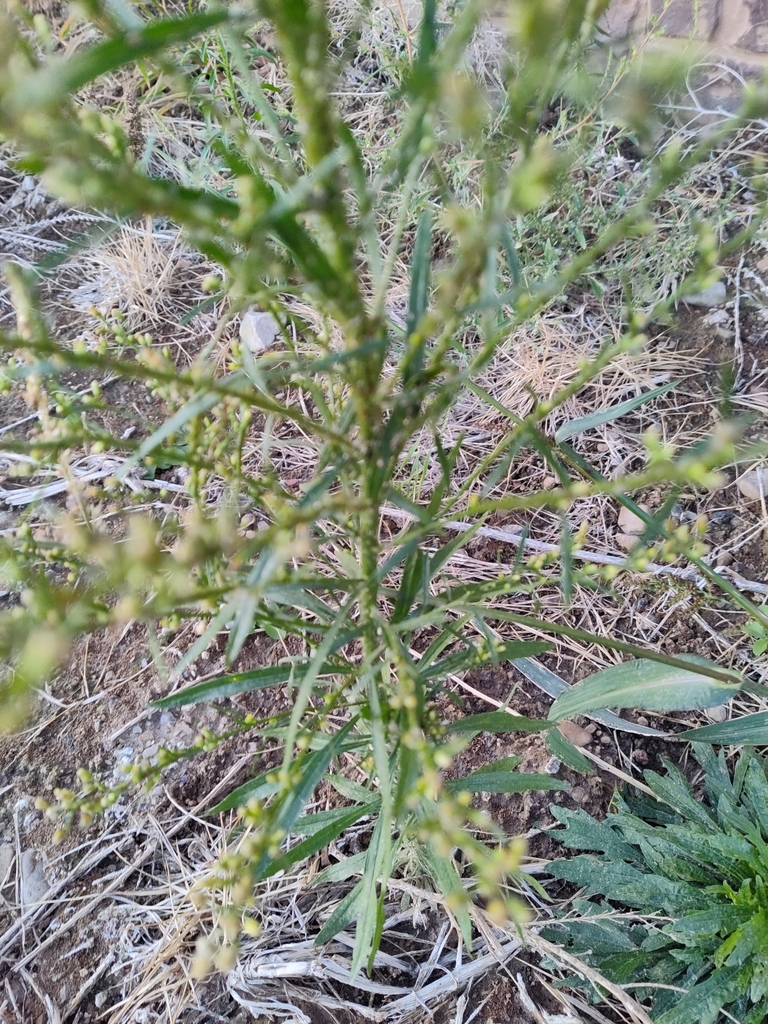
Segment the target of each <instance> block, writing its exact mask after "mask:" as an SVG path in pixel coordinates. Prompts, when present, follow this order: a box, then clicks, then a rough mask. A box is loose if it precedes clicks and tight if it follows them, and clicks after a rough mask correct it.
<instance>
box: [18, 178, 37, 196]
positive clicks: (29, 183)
mask: <svg viewBox="0 0 768 1024" xmlns="http://www.w3.org/2000/svg"><path fill="white" fill-rule="evenodd" d="M35 185H36V182H35V179H34V178H33V177H32V175H31V174H25V175H24V177H23V178H22V179H21V187H22V189H23V190H24V191H25V192H32V190H33V189H34V187H35Z"/></svg>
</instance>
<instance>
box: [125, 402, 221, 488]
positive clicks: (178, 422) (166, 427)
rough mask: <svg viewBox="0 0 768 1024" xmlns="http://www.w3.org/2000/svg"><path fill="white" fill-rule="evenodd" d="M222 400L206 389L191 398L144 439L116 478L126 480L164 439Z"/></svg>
mask: <svg viewBox="0 0 768 1024" xmlns="http://www.w3.org/2000/svg"><path fill="white" fill-rule="evenodd" d="M220 401H221V395H218V394H216V393H214V392H212V391H206V392H204V393H203V394H200V395H197V396H196V397H195V398H192V399H190V401H188V402H187V403H186V404H185V405H183V406H182V407H181V408H180V409H178V410H177V411H176V412H175V413H174V414H173V416H171V418H170V419H168V420H166V421H165V423H163V424H162V425H161V426H159V427H158V428H157V430H155V431H154V433H152V434H150V436H149V437H147V438H146V439H145V440H144V441H142V443H141V444H140V445H139V447H138V448H137V449H136V451H135V452H134V453H133V455H131V456H130V458H128V459H126V461H125V462H124V463H123V464H122V466H121V467H120V468H119V469H118V470H117V472H116V473H115V479H116V480H124V479H125V477H126V476H127V475H128V473H129V472H130V471H131V470H132V469H133V467H134V466H136V465H138V463H139V462H141V460H142V459H143V458H144V456H145V455H149V454H150V453H151V452H153V451H154V450H155V449H156V448H158V447H159V446H160V445H161V444H162V443H163V441H165V439H166V438H168V437H170V436H171V434H175V433H176V432H177V431H179V430H180V429H181V428H182V427H183V426H185V424H187V423H189V421H190V420H191V419H194V418H195V416H199V415H200V414H201V413H204V412H207V411H208V410H209V409H211V408H213V406H214V405H216V404H217V403H218V402H220Z"/></svg>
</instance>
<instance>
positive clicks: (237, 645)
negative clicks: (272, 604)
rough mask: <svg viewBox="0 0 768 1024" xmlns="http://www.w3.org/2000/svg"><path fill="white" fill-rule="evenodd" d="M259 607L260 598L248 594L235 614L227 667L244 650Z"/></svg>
mask: <svg viewBox="0 0 768 1024" xmlns="http://www.w3.org/2000/svg"><path fill="white" fill-rule="evenodd" d="M258 606H259V598H257V597H256V596H255V595H254V594H246V596H245V597H244V599H243V600H242V602H241V603H240V605H239V607H238V609H237V612H236V613H235V621H234V625H233V628H232V629H231V630H230V632H229V639H228V640H227V656H226V660H227V665H231V664H232V662H233V661H234V660H235V659H236V658H237V656H238V654H239V653H240V651H241V650H242V649H243V644H244V643H245V641H246V640H247V639H248V637H249V636H250V635H251V633H252V632H253V624H254V621H255V619H256V609H257V608H258Z"/></svg>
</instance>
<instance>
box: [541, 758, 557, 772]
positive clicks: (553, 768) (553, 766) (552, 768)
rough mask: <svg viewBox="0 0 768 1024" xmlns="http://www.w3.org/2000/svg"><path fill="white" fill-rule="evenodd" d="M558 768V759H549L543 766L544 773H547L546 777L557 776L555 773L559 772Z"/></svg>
mask: <svg viewBox="0 0 768 1024" xmlns="http://www.w3.org/2000/svg"><path fill="white" fill-rule="evenodd" d="M560 768H561V762H560V759H559V758H557V757H550V759H549V760H548V761H547V763H546V765H545V766H544V771H545V772H546V773H547V775H557V773H558V772H559V771H560Z"/></svg>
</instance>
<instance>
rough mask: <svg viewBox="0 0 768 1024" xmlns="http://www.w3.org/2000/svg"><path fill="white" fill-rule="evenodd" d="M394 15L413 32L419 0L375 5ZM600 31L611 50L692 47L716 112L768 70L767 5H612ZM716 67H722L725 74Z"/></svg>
mask: <svg viewBox="0 0 768 1024" xmlns="http://www.w3.org/2000/svg"><path fill="white" fill-rule="evenodd" d="M378 2H379V3H383V4H384V5H386V6H387V7H390V8H391V9H392V10H393V11H398V12H404V13H405V16H406V19H407V21H408V23H409V27H410V28H411V29H414V28H415V27H416V25H417V24H418V22H419V20H420V17H421V12H422V10H423V2H422V0H378ZM513 3H514V0H508V3H504V0H501V2H500V3H499V5H498V14H497V15H496V16H493V17H492V18H491V19H490V24H489V25H488V26H487V29H486V32H485V33H484V38H483V44H484V45H483V47H482V49H483V50H484V51H485V53H486V54H490V53H492V52H493V50H494V48H496V49H497V50H500V49H502V48H503V45H504V30H503V23H504V20H505V18H504V10H505V8H507V9H509V6H512V5H513ZM604 27H605V28H606V29H607V30H608V33H609V35H610V37H611V40H612V42H613V44H614V47H615V48H616V49H618V50H622V49H626V47H627V45H628V43H629V42H630V41H635V42H640V41H642V40H645V39H646V38H647V37H648V36H649V34H650V36H651V38H650V39H649V40H648V42H647V43H646V44H645V45H646V47H647V48H648V49H655V50H664V51H666V52H668V53H669V52H671V53H674V52H676V51H678V50H679V51H680V52H682V50H683V48H685V47H688V46H689V45H691V43H693V45H694V46H695V47H696V56H697V58H698V59H699V60H700V61H701V62H702V64H703V65H708V67H703V68H702V72H703V78H704V80H705V83H706V80H707V79H710V86H711V88H710V89H709V90H708V91H707V93H706V96H707V98H708V99H710V100H711V101H712V103H713V104H714V105H715V106H726V107H733V106H734V105H735V102H736V97H737V95H738V93H739V92H740V88H741V80H743V79H746V78H752V77H755V76H756V75H760V74H762V73H763V72H764V71H766V69H768V0H613V3H612V5H611V7H610V9H609V11H608V14H607V15H606V18H605V21H604ZM717 64H723V65H726V66H727V68H730V69H732V71H733V72H735V74H729V73H728V71H727V70H724V69H723V68H720V69H717V67H716V65H717Z"/></svg>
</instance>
